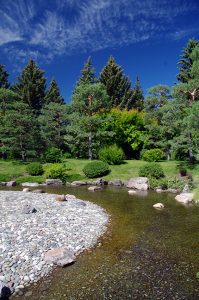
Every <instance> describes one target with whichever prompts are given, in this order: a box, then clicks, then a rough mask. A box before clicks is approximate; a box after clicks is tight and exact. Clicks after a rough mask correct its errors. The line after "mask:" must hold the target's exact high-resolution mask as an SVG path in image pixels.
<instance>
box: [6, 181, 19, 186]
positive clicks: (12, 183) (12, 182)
mask: <svg viewBox="0 0 199 300" xmlns="http://www.w3.org/2000/svg"><path fill="white" fill-rule="evenodd" d="M16 185H17V183H16V181H8V182H7V183H6V186H16Z"/></svg>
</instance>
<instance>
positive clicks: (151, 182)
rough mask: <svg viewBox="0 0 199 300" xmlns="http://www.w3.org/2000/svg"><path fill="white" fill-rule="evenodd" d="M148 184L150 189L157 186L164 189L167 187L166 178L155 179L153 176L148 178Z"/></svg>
mask: <svg viewBox="0 0 199 300" xmlns="http://www.w3.org/2000/svg"><path fill="white" fill-rule="evenodd" d="M149 185H150V188H151V189H153V190H154V189H155V188H157V187H159V188H161V189H163V190H166V189H168V180H167V179H166V178H160V179H156V178H154V177H150V178H149Z"/></svg>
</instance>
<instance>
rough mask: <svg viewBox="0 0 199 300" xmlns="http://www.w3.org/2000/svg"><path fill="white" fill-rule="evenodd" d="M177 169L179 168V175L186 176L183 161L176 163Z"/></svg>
mask: <svg viewBox="0 0 199 300" xmlns="http://www.w3.org/2000/svg"><path fill="white" fill-rule="evenodd" d="M178 170H179V173H180V176H187V168H186V165H185V163H180V164H179V165H178Z"/></svg>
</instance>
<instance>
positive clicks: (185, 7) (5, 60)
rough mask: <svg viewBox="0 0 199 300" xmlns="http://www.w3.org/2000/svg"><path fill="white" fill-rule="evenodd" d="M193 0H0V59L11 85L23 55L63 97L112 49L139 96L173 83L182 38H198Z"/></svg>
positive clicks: (197, 0)
mask: <svg viewBox="0 0 199 300" xmlns="http://www.w3.org/2000/svg"><path fill="white" fill-rule="evenodd" d="M198 15H199V0H0V64H3V65H4V66H5V68H6V70H7V71H8V73H9V74H10V81H11V82H12V83H14V82H15V81H16V78H17V76H19V74H20V72H21V70H22V69H23V68H24V67H25V65H27V63H28V60H29V59H30V58H31V59H34V60H35V61H36V63H37V64H38V65H39V67H40V68H41V69H42V70H44V71H45V77H46V78H47V82H48V84H49V82H50V81H51V80H52V79H53V78H54V79H55V80H56V81H57V82H58V85H59V87H60V91H61V94H62V96H63V97H64V98H65V101H66V102H70V96H71V93H72V90H73V88H74V86H75V82H76V81H77V80H78V78H79V77H80V71H81V69H82V67H83V65H84V63H85V61H86V60H87V58H88V56H91V59H92V62H93V65H94V67H95V71H96V75H99V72H100V71H101V70H102V68H103V67H104V65H105V64H106V62H107V60H108V58H109V56H110V55H113V56H114V57H115V59H116V62H117V63H118V64H119V65H121V67H122V68H123V70H124V72H125V74H126V75H127V76H129V78H130V80H131V82H132V85H134V82H135V78H136V76H138V77H139V79H140V83H141V86H142V89H143V91H144V94H146V93H147V89H149V88H150V87H151V86H154V85H156V84H167V85H169V86H172V85H173V84H174V83H175V82H176V74H177V73H178V69H177V62H178V60H179V56H180V54H181V51H182V49H183V48H184V47H185V46H186V44H187V41H188V39H190V38H192V37H194V38H195V39H197V40H199V17H198Z"/></svg>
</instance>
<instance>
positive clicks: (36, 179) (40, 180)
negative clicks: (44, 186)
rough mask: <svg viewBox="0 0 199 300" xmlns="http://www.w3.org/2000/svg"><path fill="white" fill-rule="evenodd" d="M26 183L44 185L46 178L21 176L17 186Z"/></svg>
mask: <svg viewBox="0 0 199 300" xmlns="http://www.w3.org/2000/svg"><path fill="white" fill-rule="evenodd" d="M24 182H37V183H43V182H44V177H43V176H20V177H18V178H17V179H16V183H17V184H21V183H24Z"/></svg>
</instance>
